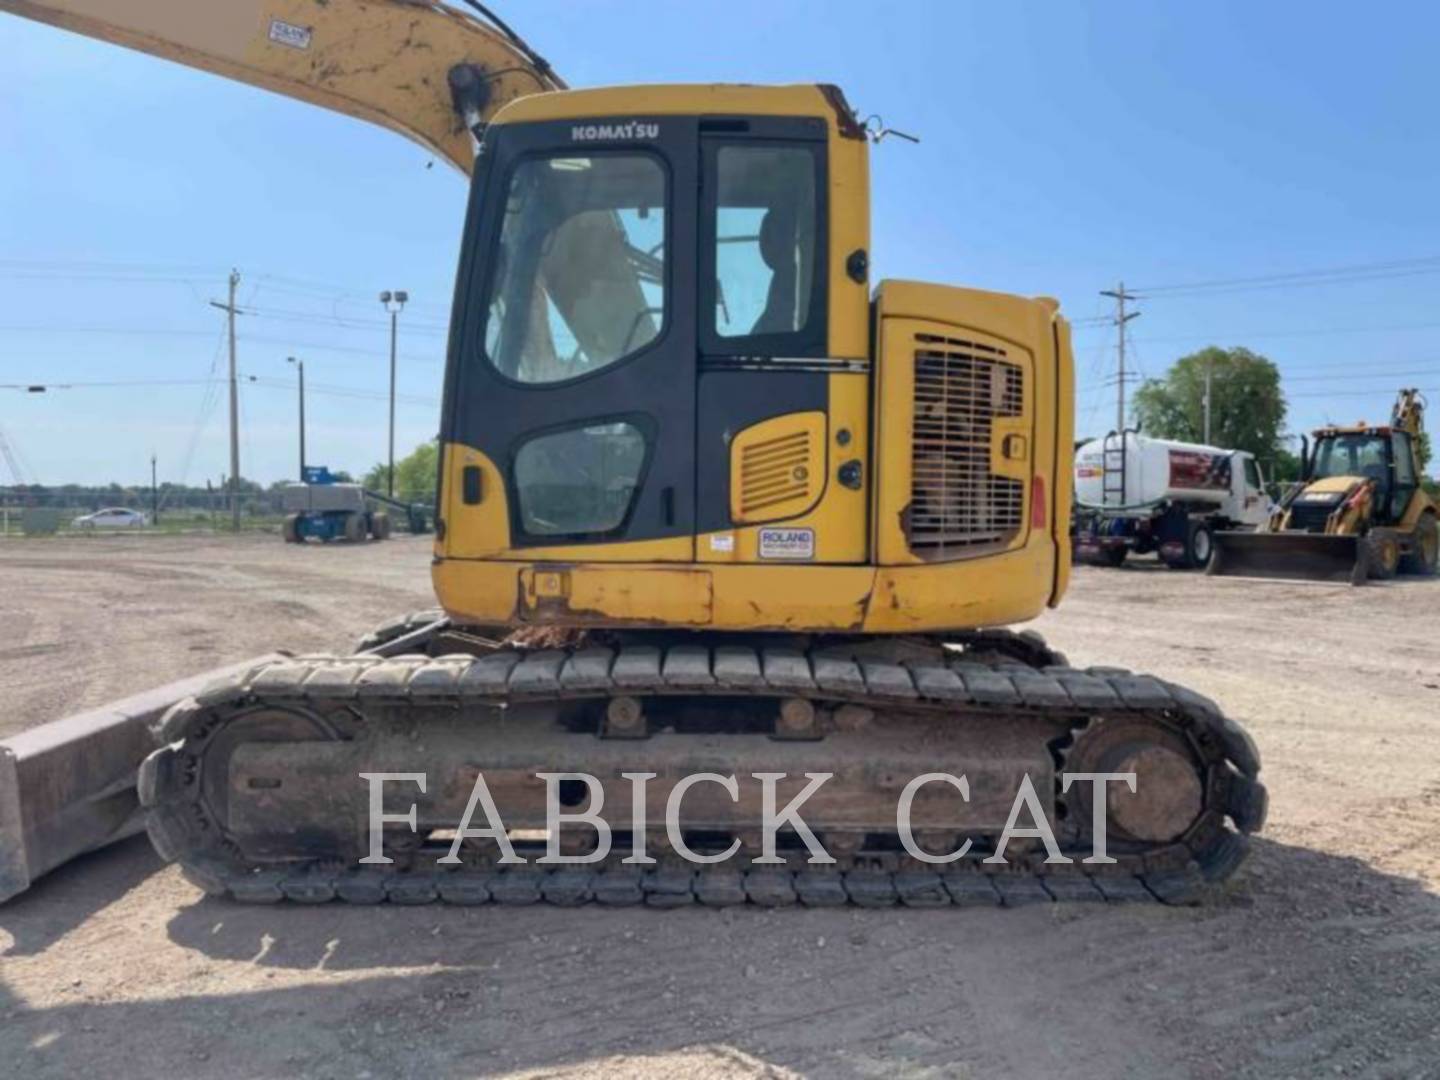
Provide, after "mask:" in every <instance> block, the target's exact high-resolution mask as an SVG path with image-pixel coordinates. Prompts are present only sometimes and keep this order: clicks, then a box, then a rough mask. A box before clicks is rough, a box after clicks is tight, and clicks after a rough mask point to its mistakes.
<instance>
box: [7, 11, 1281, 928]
mask: <svg viewBox="0 0 1440 1080" xmlns="http://www.w3.org/2000/svg"><path fill="white" fill-rule="evenodd" d="M470 6H471V7H472V8H474V9H476V10H477V11H478V12H479V16H478V17H472V16H470V15H468V14H462V13H460V12H459V11H457V10H455V9H452V8H450V7H447V6H444V5H441V4H438V3H427V2H419V3H417V2H413V0H406V2H402V0H322V2H315V0H224V2H221V0H44V2H40V0H0V8H3V9H7V10H10V11H14V12H17V13H19V14H22V15H28V16H30V17H33V18H40V19H45V20H47V21H50V22H53V23H56V24H58V25H61V26H66V27H69V28H70V29H73V30H77V31H79V32H81V33H85V34H89V35H91V36H95V37H100V38H104V39H106V40H110V41H115V42H118V43H120V44H124V45H129V46H132V47H135V48H139V49H143V50H145V51H148V52H152V53H155V54H157V55H160V56H164V57H168V58H170V59H174V60H179V61H181V62H183V63H188V64H192V65H194V66H197V67H200V68H204V69H206V70H210V71H215V72H218V73H220V74H223V75H227V76H230V77H233V78H239V79H243V80H245V81H248V82H252V83H255V84H257V85H260V86H264V87H266V88H268V89H272V90H277V91H279V92H281V93H285V94H289V95H291V96H294V97H299V98H302V99H305V100H309V101H313V102H316V103H317V104H320V105H324V106H326V107H329V108H334V109H338V110H340V111H342V112H346V113H350V114H352V115H355V116H360V117H363V118H365V119H370V120H374V121H377V122H379V123H382V124H385V125H387V126H389V127H392V128H394V129H396V130H398V131H400V132H402V133H403V134H406V135H408V136H409V137H411V138H414V139H416V140H417V141H419V142H421V143H423V144H424V145H426V146H430V147H432V148H435V149H437V150H438V151H439V152H441V153H443V154H445V156H446V157H447V158H448V159H449V160H450V161H451V162H453V163H454V164H455V165H457V166H458V167H459V168H461V169H462V170H465V171H467V172H472V173H473V181H472V191H473V196H472V200H471V204H470V210H469V214H468V217H467V221H466V223H465V226H464V239H463V244H462V256H461V260H460V266H459V270H458V273H457V276H456V282H455V292H456V302H455V307H454V311H455V315H454V321H453V325H452V327H451V337H450V352H449V360H448V366H447V372H446V376H445V388H444V405H443V413H442V416H441V428H442V435H441V445H442V464H441V470H440V471H441V475H440V481H441V482H440V493H439V505H438V520H437V528H436V544H435V549H434V559H433V576H434V583H435V588H436V593H437V596H438V599H439V601H440V604H441V607H442V609H443V611H441V612H436V613H433V614H431V615H425V616H419V617H411V618H409V619H406V620H401V621H399V622H397V623H395V624H394V625H392V626H389V627H386V628H383V629H382V630H381V631H379V632H377V634H376V635H375V636H374V637H373V638H372V639H370V640H369V641H368V642H366V643H365V650H364V651H363V652H361V653H358V654H355V655H341V656H314V657H303V658H291V659H284V660H280V661H274V660H271V661H267V662H264V663H260V664H257V665H255V666H252V667H249V668H247V669H246V670H243V671H240V672H238V673H235V674H233V675H231V676H230V677H229V678H227V679H224V680H221V681H220V682H218V683H217V684H216V685H214V686H212V687H210V688H209V689H207V690H205V691H204V692H202V693H199V694H196V695H195V696H193V697H190V698H187V699H186V700H184V701H181V702H179V703H178V704H176V705H175V706H174V707H173V708H172V709H170V710H169V712H168V713H167V715H166V716H165V717H164V719H163V722H162V723H161V725H160V739H161V742H162V745H161V747H160V748H159V749H158V750H156V751H155V752H154V753H153V754H151V755H150V756H149V757H148V759H147V760H146V761H145V762H144V766H143V768H141V770H140V773H139V794H140V798H141V800H142V801H143V802H144V803H145V804H146V805H147V806H148V807H149V817H148V828H149V832H150V836H151V838H152V839H153V841H154V843H155V845H156V847H157V848H158V849H159V851H160V852H161V853H162V854H163V855H164V856H165V857H166V858H169V859H172V860H177V861H179V862H180V863H181V864H182V865H183V867H184V869H185V872H186V873H187V875H189V877H190V878H191V880H193V881H194V882H196V883H197V884H199V885H200V886H202V887H203V888H204V889H205V890H207V891H208V892H211V893H213V894H217V895H229V896H231V897H234V898H236V899H240V900H247V901H255V902H270V901H277V900H281V899H289V900H292V901H301V902H320V901H328V900H332V899H336V898H339V899H342V900H346V901H350V902H356V903H376V902H380V901H391V902H397V903H424V902H429V901H433V900H435V899H437V898H438V899H442V900H446V901H450V902H455V903H482V902H486V901H490V900H494V901H498V902H504V903H528V902H533V901H536V900H546V901H550V902H554V903H563V904H573V903H581V902H585V901H589V900H593V901H597V902H601V903H610V904H625V903H640V902H644V903H649V904H653V905H661V906H671V905H676V904H688V903H695V902H700V903H706V904H716V905H719V904H735V903H746V902H751V903H759V904H787V903H795V902H801V903H806V904H837V903H840V904H843V903H857V904H864V905H880V904H892V903H905V904H910V905H919V906H933V905H938V904H947V905H948V904H951V903H959V904H1000V903H1004V904H1015V903H1025V902H1028V901H1033V900H1042V901H1051V900H1056V899H1061V900H1068V899H1094V900H1105V899H1111V900H1125V899H1146V898H1150V899H1154V898H1159V899H1161V900H1165V901H1187V900H1190V899H1193V898H1194V897H1196V896H1197V895H1199V894H1200V893H1201V892H1203V891H1204V890H1205V889H1206V888H1207V887H1208V885H1209V883H1213V882H1217V881H1220V880H1223V879H1224V878H1226V877H1228V876H1229V875H1230V874H1231V873H1232V871H1233V870H1234V869H1235V868H1236V866H1237V865H1239V863H1240V861H1241V860H1242V859H1243V857H1244V853H1245V835H1244V834H1246V833H1249V832H1252V831H1254V830H1255V829H1258V828H1259V827H1260V826H1261V824H1262V822H1263V819H1264V814H1265V792H1264V788H1263V787H1262V786H1261V784H1260V783H1259V782H1258V781H1257V779H1256V774H1257V771H1258V768H1259V761H1258V758H1257V755H1256V753H1255V748H1254V745H1253V743H1252V742H1251V740H1250V739H1249V737H1248V736H1247V735H1246V734H1245V733H1244V731H1243V730H1242V729H1241V728H1240V727H1239V726H1238V725H1236V724H1235V723H1234V722H1233V721H1231V720H1229V719H1227V718H1225V717H1224V716H1223V715H1222V714H1221V712H1220V711H1219V709H1218V708H1217V707H1216V706H1215V705H1214V703H1213V702H1211V701H1209V700H1208V699H1206V698H1204V697H1202V696H1200V695H1198V694H1196V693H1193V692H1191V691H1189V690H1187V689H1185V688H1183V687H1180V686H1176V685H1173V684H1171V683H1167V682H1165V681H1162V680H1160V679H1157V678H1153V677H1150V676H1145V675H1136V674H1131V673H1128V672H1123V671H1118V670H1116V669H1111V668H1103V669H1091V670H1084V671H1082V670H1077V669H1073V668H1070V667H1069V666H1067V665H1066V664H1065V662H1064V659H1063V657H1061V656H1060V655H1059V654H1057V653H1056V652H1054V651H1053V650H1051V649H1050V648H1049V647H1047V646H1046V645H1045V643H1044V642H1043V641H1042V640H1041V639H1040V638H1039V637H1038V636H1036V635H1034V634H1031V633H1016V632H1013V631H1009V630H1005V629H1000V628H1002V627H1005V626H1007V625H1009V624H1014V623H1019V622H1023V621H1025V620H1028V619H1031V618H1034V617H1035V616H1036V615H1038V614H1039V613H1040V612H1041V611H1042V610H1044V608H1045V607H1046V605H1053V604H1056V603H1058V602H1059V601H1060V598H1061V596H1062V595H1063V594H1064V592H1065V588H1066V583H1067V580H1068V577H1069V569H1070V567H1069V537H1068V529H1069V513H1070V495H1071V491H1070V483H1071V481H1070V476H1071V447H1072V445H1073V430H1072V427H1073V422H1072V409H1073V403H1072V398H1073V369H1072V361H1071V349H1070V334H1069V328H1068V326H1067V324H1066V322H1065V320H1064V319H1062V318H1061V317H1060V316H1059V314H1058V310H1057V308H1058V305H1057V304H1056V303H1055V302H1054V301H1052V300H1049V299H1045V298H1040V299H1024V298H1020V297H1015V296H1006V295H1000V294H996V293H990V292H982V291H979V290H975V289H963V288H954V287H949V286H943V285H931V284H921V283H918V282H912V281H884V282H880V283H879V284H878V285H874V286H872V283H871V281H870V271H869V267H870V261H871V260H870V249H871V240H870V235H869V178H868V151H869V143H868V141H867V137H866V131H865V129H864V127H863V125H862V124H861V123H860V122H858V121H857V119H856V116H855V114H854V113H853V112H852V111H851V109H850V106H849V105H848V104H847V103H846V100H845V98H844V96H843V95H842V94H841V92H840V91H839V90H838V89H836V88H835V87H832V86H823V85H799V86H779V87H760V86H741V85H706V86H640V87H615V88H608V89H594V90H576V91H565V90H563V89H562V87H563V84H562V83H561V82H560V81H559V79H558V78H557V77H556V76H555V75H554V73H553V72H551V71H550V69H549V67H548V66H547V65H546V64H545V63H544V62H543V61H542V60H540V59H539V57H538V56H537V55H536V54H535V52H534V51H533V50H531V49H530V48H528V47H527V46H526V45H525V44H524V43H523V42H522V41H521V40H520V39H519V38H518V37H516V36H515V35H514V34H512V33H510V32H509V31H508V29H506V28H505V27H504V26H503V24H501V23H499V22H498V20H495V19H494V18H493V17H489V16H488V14H487V13H486V12H485V11H484V9H483V8H481V7H480V6H479V5H477V4H471V5H470ZM472 137H473V138H475V139H477V140H478V148H479V152H478V156H476V155H475V154H474V153H473V148H472V146H471V144H470V140H471V138H472ZM381 773H384V774H388V775H389V780H377V779H376V777H377V776H379V774H381ZM937 773H949V774H952V775H956V776H959V775H961V774H964V776H965V777H966V779H967V781H968V792H969V795H968V801H966V799H963V798H961V797H960V796H959V794H958V793H957V792H956V790H955V789H954V788H953V787H951V786H950V785H948V784H947V783H943V782H939V783H937V782H929V783H925V782H924V781H925V778H927V777H930V778H933V776H934V774H937ZM1077 773H1128V774H1134V778H1135V788H1134V790H1133V791H1130V790H1127V789H1126V788H1125V787H1124V786H1123V785H1120V784H1112V785H1111V789H1110V797H1109V800H1108V803H1105V804H1102V803H1101V802H1100V800H1099V799H1098V798H1097V796H1096V791H1095V788H1094V787H1093V786H1092V785H1091V784H1090V783H1078V784H1074V785H1071V784H1069V783H1067V782H1066V781H1065V779H1064V776H1065V775H1066V774H1077ZM541 774H546V775H547V776H548V779H541V778H540V776H541ZM582 774H583V776H584V777H589V778H593V779H594V780H595V781H598V785H592V782H591V780H590V779H582ZM822 774H823V775H824V776H825V777H826V779H824V780H823V782H822V781H818V780H817V779H816V777H819V776H821V775H822ZM477 775H478V776H482V777H483V779H484V781H485V786H484V788H483V791H482V788H481V786H480V785H479V784H477ZM697 775H698V777H699V781H705V782H703V783H702V782H699V781H697ZM367 778H368V779H367ZM767 778H768V779H767ZM916 778H920V780H921V782H922V783H921V785H919V786H917V784H916V782H915V781H916ZM552 785H553V786H552ZM1100 790H1101V791H1103V790H1104V785H1103V782H1101V785H1100ZM602 792H603V803H602V799H601V793H602ZM1027 792H1028V794H1029V795H1032V796H1033V801H1032V803H1031V805H1032V807H1033V809H1034V810H1035V811H1036V812H1037V813H1038V816H1039V817H1040V818H1043V819H1044V823H1047V827H1048V828H1049V829H1050V830H1051V831H1052V832H1053V833H1054V835H1055V837H1056V842H1057V850H1055V851H1053V852H1051V853H1050V857H1048V858H1047V856H1046V852H1045V851H1044V850H1041V849H1040V848H1039V847H1038V845H1037V846H1035V847H1034V848H1033V849H1032V850H1030V851H1021V850H1018V849H1017V847H1016V846H1014V845H1013V844H1012V845H1011V846H1010V847H1009V849H1008V853H1007V852H1005V851H1002V850H997V848H1003V846H1004V845H1003V843H1002V842H1001V838H1002V837H1003V836H1004V835H1005V834H1006V833H1007V832H1008V831H1009V827H1010V826H1012V825H1013V824H1014V822H1013V821H1012V820H1011V814H1012V811H1013V809H1014V807H1015V806H1017V805H1019V800H1020V799H1021V798H1022V797H1023V796H1025V795H1026V794H1027ZM547 796H548V797H549V798H550V799H551V800H552V801H553V800H554V799H557V798H558V801H559V803H560V804H561V805H562V806H564V807H565V808H566V810H567V812H577V813H578V812H579V811H580V810H581V808H588V811H589V813H590V814H591V816H592V820H591V823H590V824H588V825H579V826H576V827H574V828H573V829H569V830H566V831H561V832H557V831H556V830H554V829H551V828H550V825H551V819H550V818H549V817H548V816H547ZM801 799H803V800H804V802H803V808H802V809H803V824H804V826H805V827H804V828H803V829H802V828H801V825H800V824H798V823H796V822H795V821H793V820H792V819H789V818H785V819H784V820H786V821H787V822H789V824H788V825H787V827H786V828H785V829H783V830H776V829H774V828H767V827H766V826H765V821H766V818H767V811H773V810H774V809H775V808H776V807H777V806H784V805H786V803H787V802H788V801H790V800H801ZM477 802H478V803H481V804H484V809H485V810H486V811H487V816H491V815H492V812H493V816H495V817H498V818H499V819H501V820H503V822H504V826H505V827H504V829H501V830H499V831H492V833H491V834H490V835H489V836H488V837H484V838H479V837H476V836H473V835H470V834H469V830H468V829H467V828H466V827H465V823H467V822H471V821H472V820H473V818H472V815H474V814H475V813H476V812H477ZM897 802H899V803H901V804H908V805H909V808H910V826H909V827H908V828H905V827H902V826H901V825H900V822H899V817H898V815H897ZM667 809H669V810H673V811H674V815H673V816H674V817H675V821H674V822H673V823H667V821H666V813H665V811H666V810H667ZM377 812H379V813H381V814H382V815H383V817H384V819H385V820H387V821H388V823H389V824H387V826H386V828H384V829H383V830H381V831H379V832H378V833H377V832H374V831H372V830H371V827H370V826H371V825H372V824H373V823H374V822H375V821H376V820H378V818H377V816H376V815H377ZM771 816H773V815H771ZM782 817H783V815H782ZM1028 820H1029V819H1028V818H1027V819H1026V821H1027V823H1028ZM596 822H603V824H604V828H603V829H602V828H601V827H599V826H598V825H597V824H595V823H596ZM1097 822H1098V823H1100V824H1101V825H1103V826H1105V827H1106V829H1107V833H1108V838H1109V842H1108V856H1107V859H1101V860H1098V861H1097V860H1093V859H1092V860H1091V861H1083V862H1082V861H1081V859H1082V857H1083V858H1089V857H1090V856H1091V853H1092V850H1094V848H1095V847H1096V841H1097V837H1096V829H1097ZM547 830H548V831H547ZM1041 831H1044V830H1041ZM612 838H613V841H614V843H613V845H611V844H608V843H607V842H606V841H607V840H609V839H612ZM817 838H818V841H819V842H820V843H821V844H822V845H823V851H824V852H827V853H828V856H829V859H830V861H828V862H815V861H812V860H813V859H814V858H815V851H814V848H813V847H812V846H811V844H810V840H813V839H817ZM645 852H648V854H644V853H645ZM1097 854H1098V853H1097ZM537 855H538V856H540V859H539V860H535V858H534V857H535V856H537ZM694 856H699V857H702V858H704V859H707V860H709V861H708V862H706V863H704V864H703V865H700V864H697V863H696V861H695V860H694V858H693V857H694ZM996 856H999V857H996ZM566 858H578V859H581V860H584V861H580V862H564V861H561V860H563V859H566ZM987 859H988V860H989V861H986V860H987ZM940 860H944V861H940ZM1072 860H1073V861H1072Z"/></svg>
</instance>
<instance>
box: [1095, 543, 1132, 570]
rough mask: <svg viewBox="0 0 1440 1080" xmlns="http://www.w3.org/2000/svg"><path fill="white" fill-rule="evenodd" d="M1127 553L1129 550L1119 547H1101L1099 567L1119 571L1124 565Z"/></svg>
mask: <svg viewBox="0 0 1440 1080" xmlns="http://www.w3.org/2000/svg"><path fill="white" fill-rule="evenodd" d="M1129 553H1130V549H1129V548H1126V547H1123V546H1119V545H1117V546H1115V547H1102V548H1101V549H1100V556H1099V560H1100V565H1101V566H1111V567H1115V568H1116V569H1119V568H1120V567H1121V566H1124V565H1125V556H1126V555H1128V554H1129Z"/></svg>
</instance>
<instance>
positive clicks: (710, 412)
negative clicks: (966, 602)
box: [695, 116, 870, 563]
mask: <svg viewBox="0 0 1440 1080" xmlns="http://www.w3.org/2000/svg"><path fill="white" fill-rule="evenodd" d="M699 132H700V157H701V188H702V193H701V202H700V229H699V241H700V293H699V306H698V312H697V315H698V323H699V327H698V329H699V351H700V359H699V388H700V392H699V402H698V411H697V422H696V432H695V439H696V470H697V496H696V497H697V510H696V515H697V532H698V534H699V535H698V548H697V552H696V555H697V558H698V559H699V560H700V561H701V562H705V563H735V562H739V563H786V562H817V563H861V562H864V561H865V559H866V556H867V546H866V545H867V538H868V516H867V515H868V500H867V497H866V495H865V493H864V491H865V485H866V480H867V478H866V475H865V473H866V468H865V464H866V462H865V459H866V455H867V451H868V432H867V427H868V402H869V378H870V375H869V371H870V366H869V362H868V358H866V357H847V358H836V357H833V356H831V354H830V351H829V340H828V331H829V321H830V320H829V306H830V295H829V293H830V280H831V259H832V258H834V255H833V252H832V245H831V243H830V232H831V230H830V202H831V200H830V167H829V166H830V162H829V141H828V128H827V125H826V122H825V120H824V119H822V118H819V117H788V116H747V117H706V118H703V119H701V120H700V123H699Z"/></svg>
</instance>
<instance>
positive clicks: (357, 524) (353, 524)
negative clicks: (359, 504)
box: [345, 514, 365, 544]
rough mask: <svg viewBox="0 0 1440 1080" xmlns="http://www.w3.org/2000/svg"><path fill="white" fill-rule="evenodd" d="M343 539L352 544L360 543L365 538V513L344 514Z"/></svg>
mask: <svg viewBox="0 0 1440 1080" xmlns="http://www.w3.org/2000/svg"><path fill="white" fill-rule="evenodd" d="M345 539H346V540H349V541H350V542H351V543H352V544H358V543H361V542H362V541H363V540H364V539H365V515H364V514H346V515H345Z"/></svg>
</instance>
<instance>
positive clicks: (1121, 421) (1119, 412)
mask: <svg viewBox="0 0 1440 1080" xmlns="http://www.w3.org/2000/svg"><path fill="white" fill-rule="evenodd" d="M1100 295H1101V296H1109V297H1111V298H1113V299H1114V301H1115V319H1114V321H1115V325H1116V326H1117V327H1119V328H1120V334H1119V345H1118V347H1117V352H1118V354H1119V361H1120V363H1119V374H1118V375H1117V377H1116V379H1115V386H1116V392H1117V393H1116V403H1115V430H1116V431H1124V430H1125V381H1126V379H1127V375H1126V374H1125V324H1126V323H1128V322H1129V321H1130V320H1131V319H1138V318H1139V317H1140V312H1138V311H1132V312H1129V313H1128V314H1127V313H1126V311H1125V301H1127V300H1138V299H1140V298H1139V297H1138V296H1136V295H1135V294H1134V293H1127V292H1126V291H1125V283H1124V282H1123V281H1122V282H1120V283H1119V284H1118V285H1116V286H1115V288H1113V289H1102V290H1101V291H1100Z"/></svg>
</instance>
